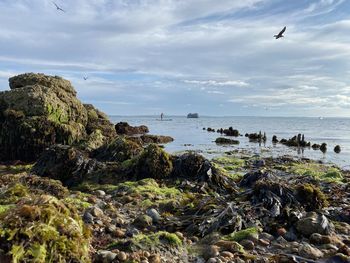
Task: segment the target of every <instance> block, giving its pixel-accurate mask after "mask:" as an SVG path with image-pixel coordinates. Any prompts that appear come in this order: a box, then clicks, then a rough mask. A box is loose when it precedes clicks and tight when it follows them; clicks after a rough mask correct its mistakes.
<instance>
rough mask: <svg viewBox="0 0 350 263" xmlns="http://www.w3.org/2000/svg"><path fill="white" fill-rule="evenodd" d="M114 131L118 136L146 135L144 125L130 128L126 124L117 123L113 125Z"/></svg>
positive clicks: (146, 128)
mask: <svg viewBox="0 0 350 263" xmlns="http://www.w3.org/2000/svg"><path fill="white" fill-rule="evenodd" d="M115 130H116V132H117V134H120V135H129V136H130V135H136V134H145V133H148V132H149V130H148V127H147V126H145V125H141V126H130V125H129V124H128V123H127V122H118V123H117V124H116V125H115Z"/></svg>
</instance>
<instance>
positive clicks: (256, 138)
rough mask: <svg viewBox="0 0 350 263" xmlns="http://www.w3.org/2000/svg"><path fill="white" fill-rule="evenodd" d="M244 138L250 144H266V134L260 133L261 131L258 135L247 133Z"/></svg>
mask: <svg viewBox="0 0 350 263" xmlns="http://www.w3.org/2000/svg"><path fill="white" fill-rule="evenodd" d="M245 136H246V137H248V138H249V141H251V142H266V134H265V133H261V131H260V132H259V133H249V134H248V133H247V134H246V135H245Z"/></svg>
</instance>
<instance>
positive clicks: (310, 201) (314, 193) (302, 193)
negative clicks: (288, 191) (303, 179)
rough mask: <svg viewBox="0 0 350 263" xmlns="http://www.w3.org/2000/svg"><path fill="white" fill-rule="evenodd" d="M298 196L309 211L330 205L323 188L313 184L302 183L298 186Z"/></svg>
mask: <svg viewBox="0 0 350 263" xmlns="http://www.w3.org/2000/svg"><path fill="white" fill-rule="evenodd" d="M295 190H296V197H297V199H298V201H299V202H300V203H301V204H302V205H303V206H305V208H306V210H307V211H313V210H315V209H321V208H323V207H326V206H328V201H327V197H326V195H325V194H324V193H323V192H322V191H321V189H320V188H319V187H317V186H314V185H312V184H300V185H297V186H296V189H295Z"/></svg>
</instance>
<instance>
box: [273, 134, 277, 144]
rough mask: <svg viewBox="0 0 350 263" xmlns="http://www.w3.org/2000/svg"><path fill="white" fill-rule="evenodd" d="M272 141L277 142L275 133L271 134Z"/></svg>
mask: <svg viewBox="0 0 350 263" xmlns="http://www.w3.org/2000/svg"><path fill="white" fill-rule="evenodd" d="M272 142H273V143H278V139H277V136H276V135H274V136H272Z"/></svg>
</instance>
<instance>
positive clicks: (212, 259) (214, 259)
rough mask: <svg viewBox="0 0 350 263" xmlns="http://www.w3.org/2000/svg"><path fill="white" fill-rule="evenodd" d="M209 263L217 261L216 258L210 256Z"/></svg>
mask: <svg viewBox="0 0 350 263" xmlns="http://www.w3.org/2000/svg"><path fill="white" fill-rule="evenodd" d="M207 263H217V261H216V258H209V259H208V260H207Z"/></svg>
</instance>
